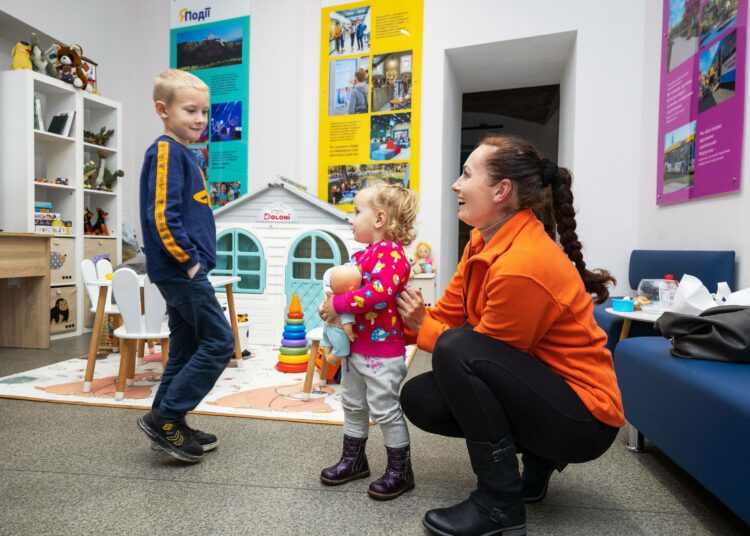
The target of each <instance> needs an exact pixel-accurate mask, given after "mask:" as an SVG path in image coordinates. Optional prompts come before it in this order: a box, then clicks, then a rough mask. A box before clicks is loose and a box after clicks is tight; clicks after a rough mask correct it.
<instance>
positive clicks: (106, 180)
mask: <svg viewBox="0 0 750 536" xmlns="http://www.w3.org/2000/svg"><path fill="white" fill-rule="evenodd" d="M124 176H125V172H124V171H123V170H121V169H118V170H117V171H115V172H114V173H113V172H111V171H110V170H108V169H107V168H104V176H103V177H102V186H100V187H99V189H100V190H107V191H108V192H111V191H113V189H114V187H115V183H116V182H117V178H118V177H124Z"/></svg>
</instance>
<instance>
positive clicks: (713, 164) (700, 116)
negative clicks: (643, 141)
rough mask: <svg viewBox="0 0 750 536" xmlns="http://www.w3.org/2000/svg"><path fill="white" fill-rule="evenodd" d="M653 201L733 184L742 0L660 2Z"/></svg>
mask: <svg viewBox="0 0 750 536" xmlns="http://www.w3.org/2000/svg"><path fill="white" fill-rule="evenodd" d="M662 30H663V31H662V51H661V85H660V88H659V141H658V154H659V157H658V162H659V165H658V169H657V177H658V184H657V189H656V193H657V196H656V203H657V204H658V205H665V204H668V203H676V202H680V201H688V200H690V199H697V198H701V197H706V196H709V195H716V194H722V193H726V192H732V191H736V190H739V188H740V179H741V177H740V173H741V169H742V168H741V165H742V130H743V122H744V116H745V105H744V104H745V49H746V47H745V44H746V34H747V0H664V22H663V27H662Z"/></svg>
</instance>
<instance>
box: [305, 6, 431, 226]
mask: <svg viewBox="0 0 750 536" xmlns="http://www.w3.org/2000/svg"><path fill="white" fill-rule="evenodd" d="M422 11H423V4H422V0H415V1H408V2H402V1H396V0H378V1H377V2H358V3H354V4H344V5H337V6H332V7H328V8H324V9H323V10H322V18H321V23H322V32H321V49H320V50H321V54H320V70H321V76H320V81H321V82H320V83H321V87H320V95H321V97H320V108H319V111H320V116H319V117H320V119H319V121H320V124H319V144H320V145H319V155H318V166H319V172H318V195H319V197H320V198H321V199H324V200H325V201H327V202H329V203H331V204H334V205H336V206H337V207H338V208H340V209H341V210H344V211H352V210H353V200H354V196H355V195H356V193H357V192H358V191H359V190H361V189H362V188H364V187H366V186H367V185H368V184H372V183H374V182H377V181H387V182H389V183H392V184H400V185H403V186H405V187H407V188H412V189H415V190H417V189H418V188H419V113H420V97H421V91H420V74H421V63H422V16H423V13H422Z"/></svg>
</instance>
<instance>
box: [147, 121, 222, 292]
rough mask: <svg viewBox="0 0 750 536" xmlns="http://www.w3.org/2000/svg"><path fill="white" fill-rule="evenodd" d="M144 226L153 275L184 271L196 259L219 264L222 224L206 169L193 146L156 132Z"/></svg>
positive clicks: (154, 278) (208, 266) (166, 276)
mask: <svg viewBox="0 0 750 536" xmlns="http://www.w3.org/2000/svg"><path fill="white" fill-rule="evenodd" d="M140 197H141V230H142V231H143V245H144V249H145V250H146V269H147V271H148V277H149V279H150V280H151V281H152V282H154V283H158V282H159V281H163V280H165V279H169V278H170V277H175V276H180V275H183V274H184V273H185V272H187V270H189V269H190V268H192V267H193V265H195V263H198V262H199V263H201V266H203V267H204V268H206V270H212V269H213V268H214V267H215V266H216V225H215V223H214V215H213V213H212V212H211V205H210V201H209V198H208V192H207V191H206V182H205V179H204V178H203V172H202V171H201V169H200V167H198V163H197V161H196V159H195V156H194V155H193V153H192V151H190V149H188V148H187V147H185V146H184V145H182V144H181V143H179V142H177V141H175V140H174V139H172V138H170V137H169V136H166V135H162V136H159V137H158V138H156V141H154V143H152V144H151V147H149V148H148V150H147V151H146V155H145V156H144V158H143V169H142V170H141V192H140Z"/></svg>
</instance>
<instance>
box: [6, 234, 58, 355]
mask: <svg viewBox="0 0 750 536" xmlns="http://www.w3.org/2000/svg"><path fill="white" fill-rule="evenodd" d="M49 265H50V237H49V236H43V235H37V234H34V233H0V304H2V312H1V313H0V314H2V319H1V320H0V346H6V347H10V348H44V349H47V348H49V324H50V322H49V315H50V306H49V285H50V283H49V281H50V267H49Z"/></svg>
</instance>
